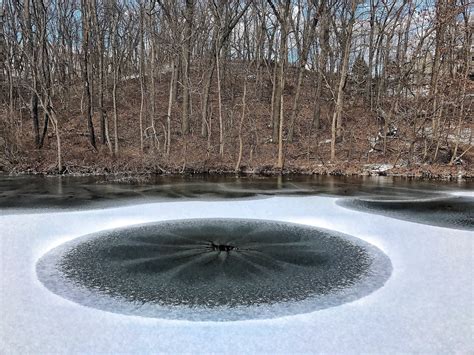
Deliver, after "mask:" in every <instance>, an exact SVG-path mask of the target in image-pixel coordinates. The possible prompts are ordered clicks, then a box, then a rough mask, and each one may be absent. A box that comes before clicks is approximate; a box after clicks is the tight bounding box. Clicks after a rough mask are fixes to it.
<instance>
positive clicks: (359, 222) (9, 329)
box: [0, 197, 474, 354]
mask: <svg viewBox="0 0 474 355" xmlns="http://www.w3.org/2000/svg"><path fill="white" fill-rule="evenodd" d="M236 217H238V218H256V219H266V220H277V221H286V222H293V223H302V224H308V225H313V226H317V227H322V228H328V229H332V230H336V231H339V232H341V233H346V234H350V235H353V236H355V237H358V238H360V239H362V240H365V241H366V242H369V243H372V244H373V245H375V246H376V247H378V248H380V249H381V250H383V251H384V252H385V253H386V254H387V255H388V257H389V258H390V260H391V262H392V265H393V272H392V274H391V277H390V278H389V279H388V281H387V282H386V284H385V285H384V286H383V287H382V288H380V289H378V290H377V291H375V292H373V293H371V294H369V295H368V296H366V297H363V298H360V299H358V300H356V301H354V302H350V303H345V304H342V305H339V306H337V307H331V308H326V309H323V310H318V311H314V312H310V313H305V314H299V315H294V316H286V317H281V318H276V319H269V320H246V321H235V322H190V321H173V320H165V319H154V318H144V317H139V316H126V315H121V314H114V313H109V312H105V311H100V310H97V309H93V308H88V307H84V306H81V305H79V304H77V303H75V302H71V301H68V300H66V299H65V298H63V297H60V296H57V295H55V294H54V293H52V292H50V291H49V290H48V289H46V288H45V287H44V286H43V284H42V283H41V282H40V281H39V280H38V278H37V276H36V272H35V265H36V263H37V261H38V259H39V258H40V257H41V256H42V255H44V254H45V253H46V252H47V251H49V250H51V249H52V248H54V247H56V246H58V245H61V244H62V243H64V242H66V241H69V240H72V239H74V238H77V237H79V236H82V235H85V234H88V233H94V232H98V231H100V230H104V229H110V228H117V227H121V226H126V225H130V224H138V223H146V222H153V221H160V220H169V219H185V218H236ZM0 226H1V230H0V235H1V236H0V238H1V239H0V255H1V261H0V287H1V289H0V297H1V298H0V309H1V316H2V319H1V321H0V327H1V328H0V341H1V343H0V352H2V353H8V354H10V353H25V352H30V353H58V352H60V353H98V352H101V353H124V352H126V353H150V352H153V353H157V352H168V353H182V352H214V353H219V352H225V353H236V352H246V353H248V352H266V353H295V352H325V353H354V352H366V353H367V352H372V353H380V352H385V353H386V352H423V353H434V352H437V353H440V352H445V353H446V352H449V353H456V352H462V353H467V352H472V350H473V340H472V335H473V333H472V319H473V318H474V301H473V291H474V288H473V279H472V270H473V269H474V262H473V241H474V239H473V237H474V233H473V232H470V231H466V230H452V229H447V228H440V227H435V226H429V225H422V224H416V223H411V222H405V221H401V220H396V219H391V218H388V217H385V216H381V215H372V214H368V213H362V212H358V211H353V210H348V209H345V208H343V207H341V206H338V205H336V203H335V199H334V198H327V197H272V198H268V199H263V200H247V201H232V202H229V201H214V202H200V201H184V202H168V203H153V204H143V205H139V206H127V207H121V208H110V209H103V210H94V211H76V212H65V213H49V212H48V213H43V214H41V213H36V214H21V215H15V214H10V215H3V216H0Z"/></svg>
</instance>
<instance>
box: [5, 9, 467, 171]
mask: <svg viewBox="0 0 474 355" xmlns="http://www.w3.org/2000/svg"><path fill="white" fill-rule="evenodd" d="M472 10H473V8H472V4H471V2H470V1H469V0H437V1H436V0H420V1H418V0H365V1H360V0H131V1H124V0H103V1H100V0H69V1H58V0H4V1H3V8H2V9H1V11H2V12H1V14H0V21H1V22H0V31H1V33H0V41H1V42H0V55H1V58H0V59H1V61H0V62H1V64H0V65H2V68H1V72H0V75H1V80H0V83H1V86H0V90H1V91H0V92H1V105H2V106H1V108H0V109H1V111H0V133H1V135H0V148H1V151H2V153H0V166H3V168H4V169H8V170H15V169H17V170H18V171H20V170H24V171H49V172H53V171H56V172H58V171H59V172H73V171H80V170H81V169H85V168H86V167H88V169H89V171H94V170H97V171H103V170H101V169H103V168H104V167H105V166H118V165H120V166H121V168H123V169H131V168H132V167H133V168H136V169H140V168H142V169H145V168H147V169H148V168H150V167H153V169H155V170H156V171H162V172H163V171H171V170H172V171H178V170H179V171H184V170H185V169H187V168H188V167H191V168H201V169H205V168H216V169H219V168H222V169H223V170H229V171H232V170H235V171H241V170H242V169H243V170H245V169H257V168H262V167H264V166H270V167H271V168H272V169H278V170H282V169H284V168H290V169H303V170H305V169H306V170H308V171H316V170H317V167H330V166H335V164H336V165H337V164H341V163H344V164H346V165H348V164H349V165H351V164H352V165H355V166H362V165H368V164H370V163H379V164H382V163H384V164H388V165H390V167H393V168H396V167H404V168H407V169H409V168H411V167H414V166H420V165H422V164H444V165H446V166H453V165H460V166H463V167H464V168H468V169H469V167H470V165H469V163H470V159H471V156H472V154H473V152H472V151H471V147H472V128H473V127H472V126H473V122H472V118H473V114H472V112H473V111H472V103H473V98H474V81H473V80H474V66H473V61H474V49H473V48H474V47H473V45H474V43H473V30H474V19H473V15H471V12H472Z"/></svg>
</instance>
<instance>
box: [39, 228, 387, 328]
mask: <svg viewBox="0 0 474 355" xmlns="http://www.w3.org/2000/svg"><path fill="white" fill-rule="evenodd" d="M390 271H391V265H390V261H389V260H388V258H387V257H386V256H385V254H383V253H382V252H381V251H380V250H378V249H377V248H375V247H373V246H371V245H370V244H367V243H365V242H363V241H361V240H359V239H356V238H353V237H350V236H347V235H343V234H340V233H336V232H332V231H328V230H324V229H318V228H313V227H308V226H303V225H297V224H291V223H282V222H275V221H262V220H242V219H194V220H177V221H166V222H156V223H150V224H144V225H138V226H130V227H127V228H120V229H114V230H108V231H103V232H99V233H96V234H91V235H88V236H84V237H81V238H77V239H75V240H73V241H72V242H69V243H66V244H64V245H62V246H60V247H58V248H55V249H53V250H52V251H50V252H48V253H47V254H46V255H45V256H43V257H42V258H41V259H40V261H39V262H38V265H37V273H38V276H39V278H40V280H41V281H42V282H43V283H44V284H45V285H46V287H48V288H49V289H50V290H51V291H53V292H55V293H57V294H60V295H62V296H64V297H66V298H68V299H72V300H73V301H76V302H78V303H80V304H84V305H87V306H91V307H94V308H99V309H104V310H109V311H113V312H118V313H126V314H138V315H145V316H152V317H166V318H178V319H181V318H185V319H194V320H205V319H211V320H231V319H243V318H244V319H247V318H262V317H263V318H267V317H275V316H278V315H284V314H291V313H293V314H294V313H302V312H303V308H304V309H307V308H308V306H309V308H311V309H318V308H325V307H329V306H333V305H336V304H340V303H344V302H347V301H350V300H353V299H357V298H359V297H362V296H363V295H365V294H368V293H370V292H372V291H373V290H374V289H376V288H378V287H380V286H382V285H383V283H384V282H385V280H386V279H387V278H388V277H389V275H390ZM308 300H310V303H311V304H312V306H310V305H309V304H308V302H309V301H308ZM303 301H304V302H303ZM301 302H303V303H302V304H300V305H299V306H298V303H301ZM305 304H306V306H304V305H305ZM279 305H283V306H282V307H280V308H281V309H280V310H279ZM302 305H303V308H301V307H302ZM263 306H265V307H266V308H262V307H263ZM252 307H257V308H259V309H260V310H261V311H262V312H258V314H256V313H255V312H253V315H251V314H252V312H248V310H249V308H252ZM178 309H179V310H181V311H178ZM189 310H194V311H193V312H192V315H188V316H187V315H186V312H187V311H189ZM307 311H308V310H305V312H307ZM265 314H267V316H265Z"/></svg>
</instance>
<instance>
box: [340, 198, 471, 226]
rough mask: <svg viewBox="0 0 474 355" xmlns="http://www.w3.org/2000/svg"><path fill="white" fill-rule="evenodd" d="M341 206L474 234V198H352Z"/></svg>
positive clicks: (342, 202) (343, 201)
mask: <svg viewBox="0 0 474 355" xmlns="http://www.w3.org/2000/svg"><path fill="white" fill-rule="evenodd" d="M338 204H339V205H341V206H343V207H347V208H351V209H354V210H360V211H363V212H369V213H377V214H381V215H384V216H387V217H392V218H398V219H402V220H406V221H410V222H415V223H423V224H429V225H433V226H439V227H445V228H454V229H464V230H474V208H473V207H474V198H472V197H469V196H468V197H465V196H443V197H436V198H423V199H406V198H403V199H394V198H393V197H392V196H378V197H372V198H353V199H343V200H340V201H338Z"/></svg>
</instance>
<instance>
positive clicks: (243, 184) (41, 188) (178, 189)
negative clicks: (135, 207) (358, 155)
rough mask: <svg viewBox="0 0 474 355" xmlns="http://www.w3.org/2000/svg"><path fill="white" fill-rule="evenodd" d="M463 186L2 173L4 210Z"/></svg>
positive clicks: (405, 192)
mask: <svg viewBox="0 0 474 355" xmlns="http://www.w3.org/2000/svg"><path fill="white" fill-rule="evenodd" d="M472 186H473V185H472V183H470V182H464V183H461V184H453V183H451V184H448V183H441V182H437V183H433V182H420V181H413V180H408V179H395V178H390V177H377V178H371V177H366V178H364V177H362V178H360V177H354V178H353V177H329V176H298V177H291V176H290V177H287V176H285V177H224V176H213V177H209V176H195V177H180V176H179V177H175V176H173V177H169V176H157V177H155V178H153V179H149V180H147V182H146V183H132V184H126V183H118V182H110V181H107V179H106V178H104V177H41V176H3V177H2V176H0V208H60V209H63V208H78V207H81V206H88V207H94V205H96V206H101V205H106V204H107V203H108V202H109V203H110V202H111V201H113V202H114V205H116V204H120V203H127V202H131V201H133V202H141V201H147V202H151V201H164V200H175V199H201V200H213V199H227V198H256V197H265V196H274V195H293V196H299V195H300V196H304V195H334V196H371V195H389V197H390V198H391V199H393V198H407V197H408V198H422V197H430V196H434V195H435V194H436V193H437V192H439V191H443V190H450V189H459V188H464V189H466V188H470V187H472Z"/></svg>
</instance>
